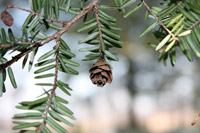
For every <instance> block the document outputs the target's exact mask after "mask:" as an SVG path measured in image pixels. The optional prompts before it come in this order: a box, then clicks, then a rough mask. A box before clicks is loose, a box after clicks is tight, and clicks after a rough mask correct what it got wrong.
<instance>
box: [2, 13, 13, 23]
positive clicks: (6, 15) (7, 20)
mask: <svg viewBox="0 0 200 133" xmlns="http://www.w3.org/2000/svg"><path fill="white" fill-rule="evenodd" d="M1 20H2V21H3V23H4V24H5V25H7V26H12V24H13V17H12V16H11V15H10V13H8V12H7V11H3V12H2V13H1Z"/></svg>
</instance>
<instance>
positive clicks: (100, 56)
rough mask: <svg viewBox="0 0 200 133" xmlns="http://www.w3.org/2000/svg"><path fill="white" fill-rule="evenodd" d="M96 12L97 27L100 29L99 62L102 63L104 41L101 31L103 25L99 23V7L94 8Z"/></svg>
mask: <svg viewBox="0 0 200 133" xmlns="http://www.w3.org/2000/svg"><path fill="white" fill-rule="evenodd" d="M94 12H95V16H96V21H97V25H98V29H99V54H100V55H99V60H101V61H102V56H103V55H102V43H103V39H102V31H101V23H100V21H99V13H98V5H95V6H94Z"/></svg>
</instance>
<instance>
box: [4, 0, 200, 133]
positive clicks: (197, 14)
mask: <svg viewBox="0 0 200 133" xmlns="http://www.w3.org/2000/svg"><path fill="white" fill-rule="evenodd" d="M110 1H112V2H111V5H102V4H101V3H100V2H101V0H75V1H72V0H30V7H31V10H27V9H25V8H22V7H18V6H15V5H8V6H7V7H6V8H5V10H4V12H2V14H1V19H2V21H3V22H4V23H5V24H6V25H7V26H11V25H12V24H14V23H13V19H12V14H9V11H8V10H9V8H15V10H17V9H19V10H23V11H25V12H29V15H28V17H27V18H26V20H25V21H24V23H23V25H22V26H21V31H22V35H19V34H18V35H14V34H13V31H12V29H11V28H9V29H8V30H5V29H4V28H1V32H0V96H2V95H3V93H5V92H6V85H5V83H4V82H5V80H6V79H8V78H9V80H10V82H11V84H12V86H13V87H14V88H17V83H16V81H15V78H14V72H13V71H12V68H11V65H12V64H13V63H15V62H17V61H18V60H19V59H20V58H22V57H23V63H22V68H24V67H25V65H28V71H30V70H31V68H32V67H36V68H37V70H36V71H35V72H34V74H35V79H39V80H38V83H36V85H38V86H41V88H42V87H44V88H45V89H43V90H44V93H43V94H41V96H40V97H39V98H37V99H36V100H33V101H23V102H21V103H19V105H18V106H16V108H17V109H21V110H24V112H23V113H20V114H16V115H14V116H13V119H14V121H13V123H15V124H16V126H15V127H13V130H21V131H22V132H48V133H49V132H52V131H51V130H50V128H51V129H53V130H55V131H56V132H67V129H65V128H63V127H62V126H61V123H63V124H66V125H68V126H73V124H72V123H71V121H69V120H68V119H71V120H75V117H74V114H73V112H72V111H71V110H70V109H68V108H67V106H66V105H67V104H68V101H66V100H65V99H64V98H62V97H60V96H58V95H56V93H55V90H56V89H60V90H61V91H62V92H63V93H65V94H66V95H67V96H71V94H70V91H72V89H71V88H70V86H69V85H68V84H67V83H65V82H64V81H62V80H61V79H60V78H59V74H60V73H65V74H69V75H78V71H76V70H75V68H74V67H79V64H78V63H77V62H75V61H73V58H75V57H76V55H75V54H74V53H72V52H71V49H70V45H68V44H67V42H65V41H64V40H63V38H62V35H63V34H64V33H65V32H67V31H68V30H69V29H70V28H71V26H72V25H73V24H74V23H76V22H77V21H78V20H79V19H80V18H81V17H84V18H83V24H82V25H81V26H80V28H79V30H78V32H80V33H82V32H87V34H88V35H87V36H86V37H84V38H83V39H81V40H80V41H78V43H79V44H82V43H86V44H88V45H89V47H87V46H86V47H84V48H82V49H80V50H79V51H80V52H85V51H89V52H90V53H89V54H88V55H86V56H85V58H84V59H83V61H91V60H96V61H99V60H100V61H104V62H107V63H108V64H109V62H110V61H119V58H118V57H117V56H116V53H112V52H111V50H110V49H111V48H122V44H123V42H122V41H121V40H120V35H119V33H120V31H121V29H120V28H119V27H118V26H117V24H116V22H117V19H116V18H115V17H113V16H112V15H110V13H109V12H110V10H114V11H116V12H118V13H119V14H123V16H124V18H127V17H129V16H130V15H133V13H135V12H136V11H138V10H139V9H140V8H142V7H146V9H147V11H146V14H145V20H147V19H148V18H151V19H154V20H155V22H153V23H152V24H151V25H149V26H148V27H147V28H146V29H145V30H144V31H143V32H142V33H141V35H140V36H141V37H142V36H144V35H145V34H146V33H148V32H152V33H153V34H154V36H155V38H156V39H157V40H158V42H159V43H158V44H152V43H150V46H151V47H153V48H154V49H155V51H158V52H159V53H160V55H159V57H158V60H159V62H161V61H163V63H164V64H165V65H166V64H167V59H168V58H170V61H171V64H172V66H174V65H175V63H176V51H177V49H178V48H180V50H181V51H182V52H183V54H184V55H185V56H186V58H187V59H188V60H189V61H193V55H195V56H196V57H198V58H199V57H200V52H199V48H200V26H199V23H200V1H199V0H184V1H182V0H163V1H162V3H161V4H162V5H164V8H160V7H151V8H150V7H149V6H148V4H147V3H146V2H145V1H144V0H141V1H139V0H138V1H136V0H110ZM102 2H103V1H102ZM136 2H138V3H139V4H138V5H136V4H135V3H136ZM61 12H63V13H65V14H66V15H74V18H72V19H71V20H69V21H66V20H60V13H61ZM121 19H123V18H121ZM49 30H54V33H53V34H52V35H47V34H48V32H49ZM52 40H55V41H56V44H55V45H54V46H52V49H51V50H50V51H48V52H47V53H44V54H43V55H42V56H40V57H39V58H38V59H35V56H36V54H37V51H38V50H39V49H40V47H42V46H43V45H45V44H47V43H48V42H51V41H52ZM13 51H18V52H19V54H17V55H15V56H13V58H12V59H11V60H8V59H7V58H6V55H7V54H9V53H10V52H11V53H12V52H13ZM193 53H194V54H193ZM36 61H37V62H36ZM34 62H36V63H34ZM49 70H54V73H52V72H49ZM109 72H111V71H110V70H109ZM44 78H45V79H46V78H53V79H54V82H53V83H49V82H40V79H44ZM27 120H33V121H28V122H27ZM30 127H35V128H30Z"/></svg>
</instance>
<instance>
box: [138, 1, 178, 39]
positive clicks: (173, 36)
mask: <svg viewBox="0 0 200 133" xmlns="http://www.w3.org/2000/svg"><path fill="white" fill-rule="evenodd" d="M142 3H143V4H144V6H145V7H146V8H147V10H148V11H149V12H150V13H151V14H152V15H153V17H154V18H155V19H156V21H157V22H158V23H159V24H160V25H161V26H162V27H163V28H164V29H165V30H166V31H167V32H168V33H169V34H170V35H171V36H172V39H173V40H179V39H178V38H177V37H175V35H174V34H173V33H172V32H171V31H170V30H169V29H168V28H167V27H166V26H165V25H164V24H163V22H162V21H161V20H160V19H159V18H158V17H157V16H156V14H155V13H153V11H152V10H151V8H150V7H149V6H148V5H147V3H146V2H145V1H144V0H142Z"/></svg>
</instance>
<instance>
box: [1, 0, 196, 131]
mask: <svg viewBox="0 0 200 133" xmlns="http://www.w3.org/2000/svg"><path fill="white" fill-rule="evenodd" d="M0 1H1V4H0V12H2V11H3V9H4V7H5V6H6V5H7V4H14V5H18V6H21V7H24V8H28V9H30V8H29V5H28V1H27V0H0ZM105 2H109V1H105ZM160 2H161V0H156V1H148V4H149V5H150V6H152V5H154V6H155V5H159V3H160ZM136 4H137V3H136ZM145 11H146V9H145V8H144V7H143V8H142V9H140V10H139V11H137V12H136V13H135V14H134V15H132V16H131V17H129V18H127V19H123V15H122V14H120V15H119V13H117V14H116V12H111V14H113V15H114V16H116V17H118V18H119V21H118V25H119V27H121V28H122V29H123V30H122V31H121V32H120V34H121V39H122V40H123V42H124V44H123V45H124V46H123V48H122V49H114V50H115V51H117V52H118V57H119V58H120V61H119V62H111V64H112V66H113V77H114V79H113V83H112V84H110V85H106V86H105V87H104V88H98V87H96V86H95V85H93V84H92V82H91V81H90V79H89V73H88V70H89V68H90V66H91V65H92V64H93V63H94V62H82V61H81V60H82V59H83V56H84V55H85V54H86V53H79V52H78V49H80V48H82V47H85V46H87V45H84V44H82V45H78V44H77V42H78V40H80V39H81V38H83V37H84V36H85V35H86V34H80V33H77V32H76V30H77V29H78V28H80V26H81V25H82V23H81V21H79V22H78V23H77V24H76V25H75V26H73V28H72V29H71V30H70V31H69V32H68V33H67V34H65V35H64V39H65V40H66V41H67V42H68V45H69V46H70V47H71V49H72V51H73V52H74V53H76V54H77V58H76V59H75V61H77V62H78V63H80V67H79V68H77V70H79V76H68V75H60V76H61V78H62V79H63V80H64V79H65V80H66V81H67V82H68V83H69V84H70V85H71V88H73V92H72V96H71V97H66V99H67V100H68V101H69V105H68V107H69V108H70V109H71V110H72V111H73V112H74V113H75V117H76V118H77V120H76V121H72V122H73V123H74V125H75V127H74V128H70V127H66V128H67V129H69V131H70V132H71V133H199V132H200V128H199V127H200V126H199V123H198V124H197V125H195V126H191V122H192V121H193V119H194V118H195V117H196V115H197V113H198V112H199V111H200V107H199V104H200V97H199V95H200V89H199V87H200V82H199V81H200V76H199V73H200V67H199V66H200V62H199V59H195V60H194V62H193V63H190V62H188V61H187V59H186V58H185V57H184V56H183V55H182V53H181V51H179V50H178V51H177V64H176V66H175V67H172V66H171V64H170V62H168V64H167V66H166V67H165V66H164V65H163V64H162V63H160V64H159V63H158V61H157V57H158V53H156V52H155V51H154V50H153V49H152V48H150V46H148V42H152V43H158V42H157V41H156V40H155V38H154V37H153V35H152V34H151V33H149V34H148V35H146V36H145V37H142V38H139V34H140V33H141V32H142V31H143V30H144V29H145V27H147V26H148V24H150V23H151V22H152V21H151V20H149V21H148V22H144V13H145ZM9 12H10V13H11V14H12V16H13V17H14V20H15V21H14V25H13V26H12V28H13V29H14V32H15V34H16V35H17V34H18V33H20V27H21V25H22V24H23V21H24V20H25V18H26V16H27V15H28V14H27V13H25V12H23V11H19V10H17V9H10V10H9ZM70 17H72V16H70ZM61 18H62V19H70V18H66V16H62V17H61ZM0 26H1V27H5V25H4V24H3V23H2V22H0ZM5 28H6V29H7V27H5ZM52 45H54V42H51V43H49V44H47V45H45V46H44V47H42V48H41V49H40V50H39V51H38V55H37V56H36V59H37V57H39V56H40V55H42V54H43V53H45V52H47V50H50V49H51V48H52ZM15 54H16V53H15ZM8 57H11V56H10V55H8ZM21 64H22V60H19V61H18V62H17V63H15V64H14V65H13V66H12V68H13V71H14V73H15V78H16V80H17V83H18V88H17V89H16V90H15V89H13V88H12V86H11V84H10V82H9V81H6V86H7V92H6V93H5V94H4V95H3V97H1V98H0V112H1V115H0V121H1V122H0V133H7V132H8V133H12V132H16V131H12V130H11V129H12V126H13V124H12V116H13V115H14V114H15V113H19V112H22V111H20V110H17V109H15V106H16V105H17V104H18V103H19V102H21V101H27V100H34V99H35V98H36V97H37V96H39V95H40V94H41V93H42V92H43V90H42V88H41V87H37V86H35V85H34V84H35V83H36V82H37V81H36V80H35V79H34V74H33V72H34V70H35V69H34V68H33V69H32V70H31V72H30V73H28V72H27V71H28V69H27V67H25V69H24V70H22V69H21ZM56 93H57V94H58V95H60V96H62V97H65V96H66V95H64V94H63V93H62V92H60V91H57V92H56Z"/></svg>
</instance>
